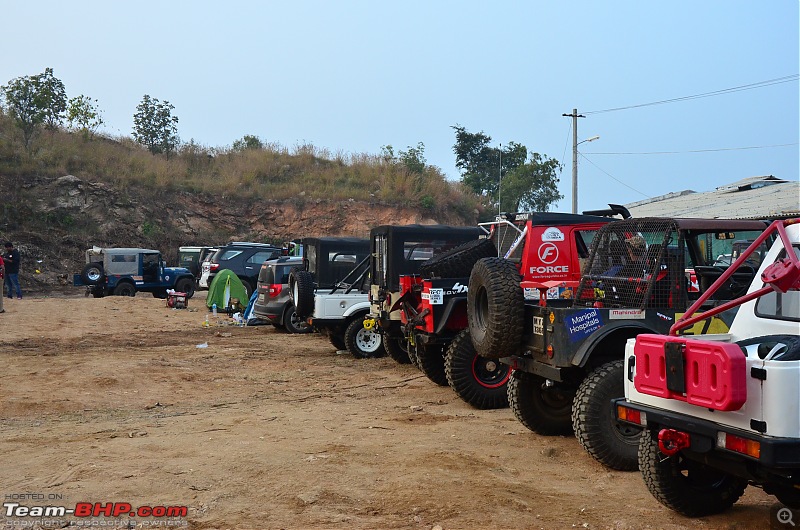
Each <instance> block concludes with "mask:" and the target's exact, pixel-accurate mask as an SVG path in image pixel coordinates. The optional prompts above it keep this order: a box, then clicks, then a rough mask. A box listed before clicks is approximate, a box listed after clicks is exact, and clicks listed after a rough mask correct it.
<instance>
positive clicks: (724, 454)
mask: <svg viewBox="0 0 800 530" xmlns="http://www.w3.org/2000/svg"><path fill="white" fill-rule="evenodd" d="M775 231H777V232H778V234H779V236H780V237H779V239H778V240H777V241H775V243H774V244H773V245H772V248H771V249H770V250H769V252H768V253H767V255H766V257H765V258H764V260H763V263H761V266H760V269H759V271H758V272H759V274H758V276H757V277H756V279H754V281H753V283H752V285H751V286H750V288H749V290H748V291H747V294H746V295H744V296H741V297H739V298H737V299H735V300H732V301H731V302H728V303H726V304H724V305H722V306H719V307H716V308H713V309H711V310H708V311H706V312H704V313H702V314H698V315H697V316H694V313H695V311H696V310H698V309H699V308H700V307H701V306H702V302H703V300H704V298H707V297H711V296H712V295H713V293H714V292H716V291H718V290H719V289H726V288H727V285H726V281H727V275H730V274H732V273H733V271H734V270H735V269H736V268H738V267H739V266H747V265H746V263H747V258H748V257H749V256H753V255H754V254H755V252H756V251H757V249H758V245H759V243H762V242H767V241H768V237H769V235H770V234H769V233H768V232H775ZM768 232H767V233H765V234H764V235H763V236H762V237H761V238H759V239H757V240H755V241H754V242H753V244H752V245H751V246H750V247H749V249H747V250H745V251H744V252H743V253H742V254H741V256H740V258H739V259H738V260H737V261H736V262H735V263H734V264H733V265H732V266H731V268H730V269H729V270H728V272H727V273H726V275H723V276H722V277H720V278H719V279H718V280H717V281H716V282H715V283H714V284H713V285H712V286H711V287H710V288H709V289H708V290H707V291H706V293H705V294H704V295H703V296H704V297H703V298H701V299H700V300H698V301H697V302H696V303H695V304H694V305H693V306H692V307H690V308H689V310H688V311H687V312H686V313H685V314H684V315H683V316H682V317H681V318H680V319H679V320H678V322H676V323H674V324H673V326H672V328H671V329H670V336H660V335H639V336H638V337H636V338H635V339H631V340H628V342H627V345H626V353H625V370H624V374H625V377H624V385H625V397H624V398H619V399H617V400H615V402H614V411H615V414H616V418H617V419H618V420H619V421H620V422H624V423H626V424H630V425H632V426H635V427H636V428H643V429H644V434H643V435H642V436H641V439H640V445H639V468H640V470H641V472H642V476H643V477H644V481H645V484H647V487H648V489H649V490H650V492H651V493H652V494H653V496H655V498H656V499H658V501H659V502H661V503H662V504H664V505H665V506H667V507H668V508H671V509H672V510H675V511H677V512H679V513H682V514H684V515H687V516H690V517H698V516H703V515H710V514H714V513H717V512H721V511H723V510H725V509H727V508H729V507H730V506H731V505H733V504H734V503H735V502H736V501H737V500H738V499H739V497H740V496H741V495H742V494H743V493H744V490H745V488H746V486H747V485H748V484H750V485H754V486H759V487H762V488H763V489H764V491H766V492H767V493H770V494H772V495H775V496H776V497H777V498H778V500H779V501H780V502H782V503H783V504H785V505H786V506H789V507H791V508H794V509H800V331H799V330H800V219H792V220H787V221H776V222H775V223H773V224H772V225H771V226H770V229H769V231H768ZM736 305H741V306H740V307H739V310H738V312H737V314H736V317H735V318H734V320H733V323H732V324H731V326H730V331H729V332H728V333H725V334H720V335H709V336H707V337H704V340H699V339H693V338H687V337H685V336H683V337H682V336H679V333H680V331H681V330H682V329H686V327H687V326H691V325H692V324H694V323H696V322H701V321H702V319H705V318H707V317H708V316H711V315H714V314H716V313H718V312H720V311H722V310H725V309H727V308H730V307H734V306H736ZM782 513H783V516H782V515H781V514H782ZM776 515H777V516H778V523H779V526H780V527H781V528H783V527H786V528H788V527H789V525H788V524H785V523H787V522H790V521H791V519H792V517H791V516H792V513H791V512H790V511H789V510H787V509H786V508H783V509H781V510H778V512H777V514H776ZM787 516H788V517H787ZM795 521H797V519H795ZM784 525H785V526H784ZM791 525H792V526H794V523H792V524H791ZM765 526H766V525H765Z"/></svg>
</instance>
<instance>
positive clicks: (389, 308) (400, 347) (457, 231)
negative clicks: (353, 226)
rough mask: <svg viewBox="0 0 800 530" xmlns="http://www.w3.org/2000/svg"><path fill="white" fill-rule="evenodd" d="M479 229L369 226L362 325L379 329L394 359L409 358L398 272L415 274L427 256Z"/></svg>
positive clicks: (469, 238) (468, 238) (472, 236)
mask: <svg viewBox="0 0 800 530" xmlns="http://www.w3.org/2000/svg"><path fill="white" fill-rule="evenodd" d="M481 233H482V231H481V230H480V229H479V228H478V227H476V226H448V225H404V226H397V225H382V226H376V227H374V228H372V230H371V231H370V241H371V253H372V260H371V264H370V277H371V281H372V284H371V285H370V291H369V300H370V304H371V308H370V312H369V316H368V318H367V319H366V320H365V325H366V326H367V327H369V328H370V329H374V328H377V329H378V330H379V331H380V333H381V334H382V336H383V342H384V348H385V349H386V353H388V354H389V355H390V356H391V357H392V358H393V359H394V360H395V361H397V362H399V363H409V362H411V358H410V357H409V351H408V346H407V338H406V335H405V332H404V331H403V322H402V313H401V307H400V305H401V301H400V299H401V297H402V295H403V293H404V290H403V288H402V287H401V285H400V276H402V275H414V274H419V273H420V270H421V268H422V267H423V265H424V264H425V262H427V261H428V260H429V259H431V258H433V257H434V256H437V255H439V254H441V253H444V252H446V251H448V250H450V249H452V248H454V247H456V246H458V245H461V244H462V243H465V242H467V241H474V240H477V239H478V236H479V235H480V234H481ZM412 354H413V352H412Z"/></svg>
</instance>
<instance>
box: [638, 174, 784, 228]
mask: <svg viewBox="0 0 800 530" xmlns="http://www.w3.org/2000/svg"><path fill="white" fill-rule="evenodd" d="M625 206H626V207H627V208H628V210H630V212H631V215H633V216H634V217H701V218H706V219H713V218H723V217H727V218H732V219H778V218H789V217H800V182H797V181H788V180H783V179H779V178H776V177H773V176H772V175H768V176H762V177H749V178H745V179H742V180H739V181H737V182H733V183H731V184H728V185H725V186H720V187H718V188H717V189H715V190H714V191H705V192H695V191H692V190H685V191H680V192H675V193H669V194H666V195H662V196H660V197H654V198H652V199H647V200H644V201H638V202H634V203H631V204H626V205H625Z"/></svg>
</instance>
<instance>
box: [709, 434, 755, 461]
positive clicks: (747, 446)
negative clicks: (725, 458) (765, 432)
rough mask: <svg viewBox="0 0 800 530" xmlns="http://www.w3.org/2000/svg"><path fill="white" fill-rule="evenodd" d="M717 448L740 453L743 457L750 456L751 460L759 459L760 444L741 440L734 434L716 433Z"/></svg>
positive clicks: (745, 439)
mask: <svg viewBox="0 0 800 530" xmlns="http://www.w3.org/2000/svg"><path fill="white" fill-rule="evenodd" d="M717 447H720V448H722V449H727V450H728V451H733V452H735V453H741V454H743V455H747V456H752V457H753V458H760V457H761V443H760V442H757V441H755V440H750V439H747V438H742V437H741V436H736V435H735V434H729V433H726V432H719V433H717Z"/></svg>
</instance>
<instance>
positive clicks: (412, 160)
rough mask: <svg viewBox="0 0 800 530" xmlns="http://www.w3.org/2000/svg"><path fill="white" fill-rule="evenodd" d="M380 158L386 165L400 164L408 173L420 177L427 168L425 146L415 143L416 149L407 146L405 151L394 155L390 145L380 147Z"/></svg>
mask: <svg viewBox="0 0 800 530" xmlns="http://www.w3.org/2000/svg"><path fill="white" fill-rule="evenodd" d="M381 158H382V159H383V161H384V162H385V163H387V164H402V165H403V166H405V168H406V169H407V170H408V171H409V172H410V173H417V174H419V175H422V174H423V173H425V168H426V167H428V161H427V160H425V144H423V143H422V142H417V146H416V147H411V146H410V145H409V146H408V150H407V151H398V152H397V154H396V155H395V153H394V147H392V146H391V145H384V146H381Z"/></svg>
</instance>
